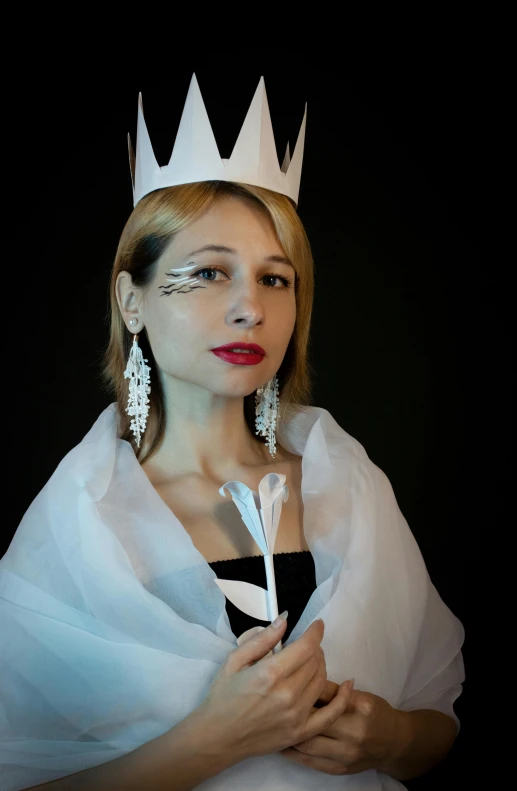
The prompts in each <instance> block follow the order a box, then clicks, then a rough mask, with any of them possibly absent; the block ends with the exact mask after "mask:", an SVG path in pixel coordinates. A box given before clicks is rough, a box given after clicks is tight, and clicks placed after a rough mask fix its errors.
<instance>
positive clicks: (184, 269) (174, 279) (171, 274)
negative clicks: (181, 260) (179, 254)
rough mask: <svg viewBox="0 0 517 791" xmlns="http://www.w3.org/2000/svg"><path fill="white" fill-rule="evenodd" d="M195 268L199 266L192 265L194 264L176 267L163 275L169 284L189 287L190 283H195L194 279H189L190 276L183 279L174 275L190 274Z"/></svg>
mask: <svg viewBox="0 0 517 791" xmlns="http://www.w3.org/2000/svg"><path fill="white" fill-rule="evenodd" d="M197 266H199V264H197V263H194V264H187V266H181V267H176V268H174V269H170V270H169V272H167V274H166V275H165V277H166V278H167V280H168V281H169V282H171V283H176V284H177V285H189V284H190V283H195V282H196V278H195V277H191V276H190V275H183V277H176V276H175V273H176V272H177V273H178V274H179V273H180V272H191V271H192V270H193V269H196V267H197Z"/></svg>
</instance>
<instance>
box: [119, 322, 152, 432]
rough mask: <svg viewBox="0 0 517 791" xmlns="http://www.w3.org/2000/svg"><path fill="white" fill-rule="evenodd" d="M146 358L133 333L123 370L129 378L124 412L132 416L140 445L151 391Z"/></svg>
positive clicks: (133, 426)
mask: <svg viewBox="0 0 517 791" xmlns="http://www.w3.org/2000/svg"><path fill="white" fill-rule="evenodd" d="M129 323H130V324H136V323H137V319H130V320H129ZM146 362H147V360H144V356H143V354H142V350H141V348H140V346H139V345H138V335H133V345H132V346H131V351H130V353H129V358H128V361H127V366H126V370H125V371H124V379H129V396H128V400H127V408H126V412H127V413H128V415H129V416H130V417H132V418H133V420H132V421H131V425H130V429H131V431H132V432H133V435H134V437H135V440H136V444H137V446H138V447H140V441H141V439H142V434H143V433H144V431H145V427H146V425H147V416H148V414H149V398H148V395H149V393H150V392H151V388H150V386H149V385H150V382H151V376H150V371H151V369H150V367H149V366H148V365H146Z"/></svg>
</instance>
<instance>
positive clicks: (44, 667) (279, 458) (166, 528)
mask: <svg viewBox="0 0 517 791" xmlns="http://www.w3.org/2000/svg"><path fill="white" fill-rule="evenodd" d="M312 298H313V264H312V257H311V252H310V246H309V242H308V240H307V237H306V234H305V232H304V229H303V226H302V224H301V222H300V219H299V217H298V215H297V213H296V210H295V207H294V205H293V201H292V200H291V199H290V198H289V197H288V196H286V195H285V194H280V193H279V192H276V191H275V190H271V189H266V188H264V187H260V186H256V185H249V184H243V183H234V182H231V181H222V180H217V179H214V180H206V181H197V182H195V183H188V184H177V185H175V186H170V187H163V188H158V189H154V190H151V191H149V192H148V193H147V194H146V195H145V196H143V197H142V198H141V199H140V200H138V202H137V204H136V207H135V209H134V211H133V213H132V215H131V217H130V218H129V220H128V223H127V225H126V227H125V229H124V231H123V233H122V236H121V239H120V244H119V248H118V252H117V255H116V259H115V263H114V268H113V274H112V283H111V305H112V315H111V337H110V343H109V348H108V351H107V355H106V366H105V372H106V377H107V381H108V382H109V384H110V385H111V387H112V388H113V392H114V393H115V396H116V401H115V403H114V404H112V405H111V406H110V407H109V408H108V409H106V410H105V411H104V412H103V413H102V414H101V415H100V417H99V418H98V420H97V421H96V423H95V424H94V426H93V427H92V429H91V430H90V432H89V433H88V434H87V436H86V437H85V438H84V440H83V441H82V442H81V443H80V444H79V445H78V446H77V447H76V448H74V449H73V450H72V451H71V452H70V453H69V454H68V455H67V456H66V457H65V459H64V460H63V461H62V463H61V464H60V465H59V467H58V468H57V470H56V472H55V473H54V475H53V476H52V478H51V479H50V481H49V482H48V484H47V485H46V486H45V487H44V489H43V490H42V492H41V493H40V494H39V495H38V497H37V498H36V500H35V501H34V503H33V504H32V506H31V507H30V508H29V510H28V512H27V514H26V515H25V517H24V519H23V521H22V523H21V524H20V526H19V528H18V531H17V532H16V534H15V536H14V539H13V541H12V543H11V545H10V547H9V549H8V551H7V553H6V554H5V555H4V557H3V558H2V560H1V562H0V593H1V595H2V609H1V613H2V616H1V617H2V674H1V680H0V684H1V686H2V695H1V705H0V716H1V720H0V721H1V722H2V731H3V754H2V766H1V771H2V787H3V788H4V789H6V791H15V790H16V789H22V788H28V787H33V788H35V787H38V788H40V787H42V788H49V789H54V788H55V789H90V788H95V789H101V788H116V789H121V790H122V789H144V788H145V789H149V791H151V790H152V789H162V788H163V789H175V790H176V791H178V790H179V789H191V788H203V789H227V788H238V789H239V790H240V791H247V790H248V789H249V791H252V789H258V788H267V789H274V790H275V791H282V790H283V789H286V791H287V789H300V788H306V789H312V788H314V789H318V788H322V787H325V788H326V789H333V788H336V789H338V788H339V789H343V788H347V789H348V788H349V789H370V790H373V789H400V788H403V787H404V786H403V785H402V782H401V781H403V780H404V779H409V778H412V777H416V776H418V775H420V774H422V773H424V772H425V771H427V770H428V769H429V768H430V767H432V766H433V765H434V764H436V763H437V762H438V761H440V760H441V759H442V758H443V757H444V756H445V755H446V754H447V752H448V751H449V749H450V747H451V745H452V744H453V741H454V739H455V736H456V733H457V728H458V721H457V718H456V716H455V714H454V711H453V703H454V700H455V699H456V698H457V697H458V695H459V694H460V692H461V684H462V681H463V663H462V658H461V650H460V649H461V645H462V640H463V629H462V627H461V624H460V623H459V622H458V620H457V619H456V618H455V616H454V615H453V614H452V613H451V612H450V611H449V610H448V608H447V607H446V606H445V604H444V603H443V602H442V600H441V599H440V597H439V596H438V594H437V592H436V590H435V588H434V586H433V585H432V583H431V581H430V580H429V577H428V574H427V571H426V569H425V565H424V562H423V559H422V556H421V554H420V552H419V550H418V547H417V545H416V542H415V541H414V539H413V537H412V535H411V532H410V530H409V528H408V526H407V523H406V522H405V520H404V517H403V516H402V514H401V513H400V510H399V509H398V506H397V503H396V500H395V497H394V494H393V491H392V488H391V486H390V483H389V481H388V479H387V478H386V476H385V475H384V473H383V472H382V471H381V470H380V469H379V468H378V467H376V466H375V465H374V464H373V463H372V462H371V461H370V460H369V458H368V456H367V454H366V452H365V450H364V448H363V447H362V446H361V445H360V444H359V443H358V442H357V441H356V440H354V439H353V438H352V437H351V436H350V435H348V434H347V433H346V432H345V431H344V430H343V429H342V428H341V427H340V426H339V425H338V424H337V423H336V422H335V420H334V419H333V418H332V417H331V415H330V414H329V413H328V412H327V411H326V410H325V409H322V408H318V407H314V406H310V405H309V403H310V381H309V372H308V364H307V344H308V337H309V328H310V316H311V306H312ZM250 346H252V351H249V347H250ZM222 347H224V348H222ZM246 347H248V349H246ZM232 350H240V351H237V352H235V351H232ZM139 352H141V353H142V354H143V360H142V361H141V363H140V369H139V370H140V373H139V376H140V378H139V380H138V387H139V388H140V390H139V396H138V394H136V395H135V391H134V390H132V391H131V390H130V387H129V385H130V380H131V376H132V374H131V371H133V373H134V368H133V369H131V367H130V366H128V360H129V359H130V358H131V355H132V354H133V355H134V356H135V359H137V358H138V354H139ZM144 365H147V366H148V367H149V370H148V371H147V369H145V367H143V366H144ZM146 373H147V374H148V375H146ZM133 384H134V382H133ZM275 387H276V388H277V389H278V405H277V414H276V415H275V414H274V412H273V417H272V416H271V412H268V411H267V410H266V408H265V392H266V391H268V392H270V393H273V399H272V403H276V402H275V399H274V393H275ZM262 388H266V391H264V390H262ZM268 388H269V390H268ZM147 389H149V392H147ZM142 395H143V396H144V397H143V399H142ZM146 395H147V396H148V398H149V403H148V404H146V398H145V396H146ZM128 397H129V400H128ZM138 398H140V400H139V407H138V408H136V407H135V403H136V401H138ZM266 406H267V405H266ZM135 410H136V412H137V413H138V414H136V415H135V414H134V413H135ZM130 413H133V414H130ZM265 415H267V416H268V417H267V419H266V418H265V417H264V416H265ZM261 420H262V423H261ZM264 421H265V422H266V423H268V429H269V431H268V432H265V431H264V432H263V434H264V435H266V436H262V435H261V434H257V429H256V425H257V423H258V424H259V425H263V424H264ZM272 423H273V431H272V430H271V425H272ZM266 440H267V442H266ZM271 472H275V473H278V474H280V475H285V476H286V483H287V485H288V487H289V498H288V500H287V501H286V502H285V503H284V505H283V510H282V515H281V521H280V524H279V528H278V535H277V539H276V543H275V550H274V551H275V557H274V561H275V575H276V582H277V591H278V600H279V607H280V608H281V609H286V608H287V610H288V623H289V626H287V624H286V621H285V617H284V618H281V619H280V625H277V624H275V623H273V624H271V625H267V624H264V623H261V622H259V621H256V620H254V619H253V618H251V617H250V616H247V615H245V614H244V613H242V612H240V611H239V610H237V608H235V607H232V606H231V603H230V602H229V601H227V600H226V599H225V596H224V595H223V593H222V592H221V590H220V589H219V588H218V586H217V584H216V583H215V580H216V579H217V578H218V577H219V578H230V577H231V578H233V579H235V580H245V581H248V582H254V583H255V584H257V585H260V586H261V587H264V586H265V577H264V576H263V575H264V563H263V560H262V555H261V553H260V551H259V549H258V547H257V545H256V544H254V541H253V539H252V538H251V535H250V533H249V532H248V531H247V530H246V529H245V528H244V526H243V523H242V519H241V518H240V516H239V512H238V510H237V509H236V507H235V504H234V503H233V502H232V501H231V500H230V498H229V497H223V496H221V493H220V489H221V487H222V486H223V485H224V484H225V483H227V482H229V481H240V482H242V483H244V484H246V485H247V486H248V487H249V488H250V489H252V490H254V491H257V489H258V485H259V483H260V481H261V480H262V479H263V478H264V476H266V475H267V474H268V473H271ZM284 616H285V613H284ZM257 625H260V626H262V627H264V626H266V628H262V629H261V630H260V631H257V633H253V632H250V634H251V635H252V636H251V637H249V639H247V640H246V641H244V642H242V641H241V642H240V643H239V644H238V643H237V638H239V637H240V636H242V635H243V633H244V632H246V631H247V630H249V629H252V627H254V626H257ZM280 641H282V643H283V645H282V650H281V651H278V652H277V653H275V652H273V649H274V648H275V647H276V646H277V645H278V644H279V642H280Z"/></svg>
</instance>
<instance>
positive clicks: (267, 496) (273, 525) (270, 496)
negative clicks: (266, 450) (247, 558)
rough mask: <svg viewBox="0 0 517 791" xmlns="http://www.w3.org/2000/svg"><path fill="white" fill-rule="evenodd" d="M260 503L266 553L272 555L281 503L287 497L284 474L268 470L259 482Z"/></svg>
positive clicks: (287, 489) (287, 488)
mask: <svg viewBox="0 0 517 791" xmlns="http://www.w3.org/2000/svg"><path fill="white" fill-rule="evenodd" d="M259 497H260V504H261V509H260V510H261V521H262V525H263V530H264V533H265V536H266V543H267V547H268V551H267V554H270V555H272V554H273V551H274V548H275V541H276V534H277V532H278V525H279V523H280V515H281V513H282V505H283V503H284V502H286V500H287V499H288V498H289V487H288V486H286V485H285V475H277V474H276V473H274V472H270V473H269V474H268V475H266V476H265V477H264V478H262V480H261V482H260V483H259Z"/></svg>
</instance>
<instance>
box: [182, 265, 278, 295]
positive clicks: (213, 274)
mask: <svg viewBox="0 0 517 791" xmlns="http://www.w3.org/2000/svg"><path fill="white" fill-rule="evenodd" d="M218 272H220V273H221V274H222V275H225V273H224V272H223V270H222V269H218V268H216V267H212V266H207V267H204V268H203V269H198V271H197V272H196V275H199V276H200V277H201V279H202V280H207V281H208V282H209V283H214V282H216V280H221V279H222V278H217V273H218ZM206 274H208V275H209V276H208V277H205V276H204V275H206ZM225 277H226V275H225ZM262 280H264V281H269V282H266V285H267V286H268V287H269V288H276V289H277V290H278V289H281V288H288V287H289V286H290V285H292V281H291V280H289V278H287V277H281V276H280V275H263V277H262ZM270 281H276V282H273V283H271V282H270Z"/></svg>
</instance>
